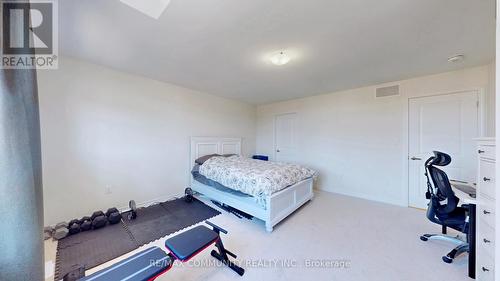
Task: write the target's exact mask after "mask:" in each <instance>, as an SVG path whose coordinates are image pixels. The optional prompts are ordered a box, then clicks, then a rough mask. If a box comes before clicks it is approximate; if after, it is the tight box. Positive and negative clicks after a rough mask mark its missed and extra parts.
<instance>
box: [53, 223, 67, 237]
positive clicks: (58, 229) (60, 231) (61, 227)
mask: <svg viewBox="0 0 500 281" xmlns="http://www.w3.org/2000/svg"><path fill="white" fill-rule="evenodd" d="M68 234H69V229H68V223H67V222H60V223H58V224H56V226H55V227H54V234H53V235H52V237H54V239H56V240H60V239H63V238H64V237H66V236H68Z"/></svg>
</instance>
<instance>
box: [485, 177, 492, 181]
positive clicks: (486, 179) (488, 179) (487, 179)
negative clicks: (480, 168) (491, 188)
mask: <svg viewBox="0 0 500 281" xmlns="http://www.w3.org/2000/svg"><path fill="white" fill-rule="evenodd" d="M490 180H491V179H490V178H487V177H484V178H483V181H490Z"/></svg>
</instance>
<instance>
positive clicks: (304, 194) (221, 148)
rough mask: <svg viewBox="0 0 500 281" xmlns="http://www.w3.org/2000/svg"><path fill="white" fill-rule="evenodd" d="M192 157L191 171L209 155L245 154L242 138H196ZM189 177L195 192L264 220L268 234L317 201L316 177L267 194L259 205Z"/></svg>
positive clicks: (246, 196)
mask: <svg viewBox="0 0 500 281" xmlns="http://www.w3.org/2000/svg"><path fill="white" fill-rule="evenodd" d="M190 154H191V157H190V162H189V163H190V167H189V169H190V170H191V168H192V167H193V165H194V164H195V160H196V159H198V158H200V157H202V156H205V155H209V154H220V155H224V154H236V155H241V138H223V137H192V138H191V153H190ZM189 177H190V187H191V189H192V190H193V191H195V192H196V193H199V194H202V195H204V196H206V197H208V198H210V199H212V200H215V201H218V202H220V203H224V204H227V205H229V206H231V207H233V208H236V209H238V210H241V211H243V212H245V213H248V214H250V215H252V216H254V217H255V218H258V219H260V220H263V221H264V222H265V225H266V231H268V232H272V231H273V228H274V226H275V225H276V224H278V223H279V222H280V221H282V220H283V219H284V218H286V217H287V216H289V215H290V214H291V213H293V212H294V211H295V210H297V209H298V208H299V207H300V206H302V205H304V204H305V203H306V202H308V201H309V200H311V199H312V198H313V177H309V178H306V179H304V180H301V181H299V182H297V183H295V184H293V185H290V186H288V187H286V188H285V189H282V190H280V191H277V192H275V193H272V194H270V195H266V196H265V200H263V202H264V204H263V203H262V201H261V202H260V203H259V201H258V200H256V198H254V197H253V196H249V195H247V194H241V193H239V192H228V191H227V190H224V189H222V188H214V187H213V186H210V185H207V184H204V183H201V182H199V181H197V180H195V179H194V177H193V176H192V175H191V174H190V176H189Z"/></svg>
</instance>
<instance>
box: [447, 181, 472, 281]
mask: <svg viewBox="0 0 500 281" xmlns="http://www.w3.org/2000/svg"><path fill="white" fill-rule="evenodd" d="M450 184H451V187H452V189H453V192H454V193H455V196H457V197H458V199H459V200H460V201H459V202H458V203H459V205H462V204H467V205H469V234H468V236H469V241H468V242H469V277H470V278H476V205H477V202H478V201H477V199H476V198H473V197H471V196H470V195H469V194H467V193H466V192H464V191H462V190H461V189H458V188H457V186H460V185H467V186H469V187H473V188H474V189H475V188H476V187H475V186H474V185H473V184H469V183H464V182H460V181H454V180H450ZM476 196H477V195H476Z"/></svg>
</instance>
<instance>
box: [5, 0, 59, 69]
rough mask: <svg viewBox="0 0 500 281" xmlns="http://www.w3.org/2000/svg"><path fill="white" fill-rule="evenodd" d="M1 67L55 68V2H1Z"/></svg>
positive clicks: (56, 49) (56, 48)
mask: <svg viewBox="0 0 500 281" xmlns="http://www.w3.org/2000/svg"><path fill="white" fill-rule="evenodd" d="M1 9H2V11H1V13H2V18H3V20H2V30H1V34H2V44H1V46H2V49H1V56H2V57H1V59H2V64H1V67H2V68H5V69H13V68H14V69H32V68H37V69H55V68H57V51H58V46H57V43H58V41H57V3H56V2H55V1H48V0H46V1H2V6H1Z"/></svg>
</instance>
